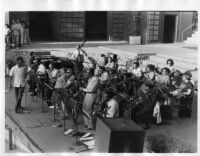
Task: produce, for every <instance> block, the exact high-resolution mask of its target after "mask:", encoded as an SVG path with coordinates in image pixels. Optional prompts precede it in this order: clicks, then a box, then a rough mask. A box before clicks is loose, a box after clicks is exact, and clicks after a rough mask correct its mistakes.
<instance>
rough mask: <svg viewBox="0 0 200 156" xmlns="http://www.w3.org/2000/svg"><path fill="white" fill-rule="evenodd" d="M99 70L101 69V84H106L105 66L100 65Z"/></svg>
mask: <svg viewBox="0 0 200 156" xmlns="http://www.w3.org/2000/svg"><path fill="white" fill-rule="evenodd" d="M100 70H101V71H102V72H101V76H100V78H99V80H100V82H101V84H106V82H107V81H108V79H109V74H108V72H107V71H106V68H105V67H100Z"/></svg>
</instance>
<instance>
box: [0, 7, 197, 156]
mask: <svg viewBox="0 0 200 156" xmlns="http://www.w3.org/2000/svg"><path fill="white" fill-rule="evenodd" d="M4 19H5V24H4V27H5V29H4V30H5V31H4V35H5V36H4V42H5V44H4V47H3V48H4V49H5V50H4V52H5V61H4V62H5V69H4V71H5V75H4V77H5V79H4V83H5V91H4V94H5V115H4V118H5V126H4V127H5V130H4V132H3V133H5V138H2V139H3V140H4V142H5V149H4V150H5V151H4V152H5V153H12V154H17V153H58V154H59V153H197V152H198V144H197V142H198V137H197V136H198V133H197V132H198V131H197V125H198V120H197V118H198V107H197V105H198V41H199V40H198V20H199V19H198V11H197V10H189V11H188V10H187V11H184V10H169V11H167V10H159V9H155V10H123V11H121V10H115V11H112V10H111V11H110V10H97V11H96V10H77V11H71V10H58V11H57V10H54V11H53V10H52V11H51V10H49V11H47V10H39V11H38V10H31V11H29V10H23V11H15V10H8V11H5V12H4Z"/></svg>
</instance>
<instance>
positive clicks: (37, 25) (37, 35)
mask: <svg viewBox="0 0 200 156" xmlns="http://www.w3.org/2000/svg"><path fill="white" fill-rule="evenodd" d="M52 17H53V16H52V12H30V14H29V20H30V38H31V40H34V41H51V40H52V22H53V19H52Z"/></svg>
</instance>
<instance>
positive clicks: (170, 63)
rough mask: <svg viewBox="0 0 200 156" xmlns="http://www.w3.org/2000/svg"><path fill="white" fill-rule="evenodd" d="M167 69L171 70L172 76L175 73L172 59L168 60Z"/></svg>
mask: <svg viewBox="0 0 200 156" xmlns="http://www.w3.org/2000/svg"><path fill="white" fill-rule="evenodd" d="M167 68H169V70H170V74H173V73H174V72H175V70H176V69H175V68H174V61H173V60H172V59H168V60H167Z"/></svg>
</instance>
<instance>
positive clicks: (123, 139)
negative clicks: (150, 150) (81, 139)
mask: <svg viewBox="0 0 200 156" xmlns="http://www.w3.org/2000/svg"><path fill="white" fill-rule="evenodd" d="M144 136H145V132H144V130H143V129H142V128H141V127H140V126H138V125H137V124H136V123H135V122H133V121H132V120H130V119H125V118H98V119H97V125H96V134H95V149H94V151H95V152H100V153H142V152H143V146H144Z"/></svg>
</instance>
